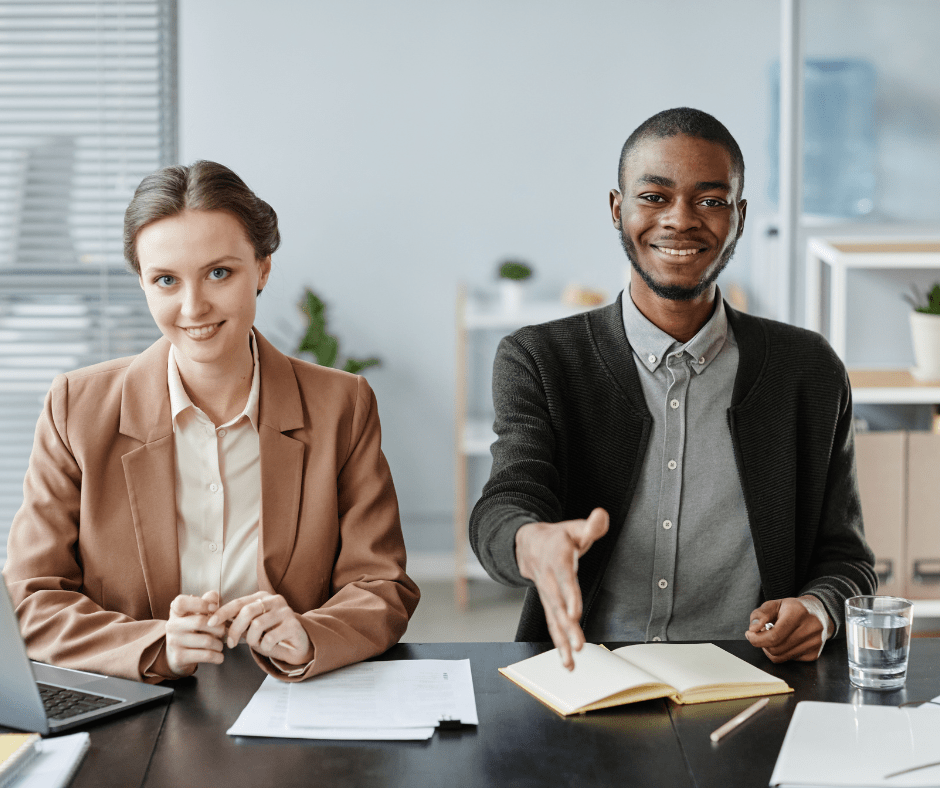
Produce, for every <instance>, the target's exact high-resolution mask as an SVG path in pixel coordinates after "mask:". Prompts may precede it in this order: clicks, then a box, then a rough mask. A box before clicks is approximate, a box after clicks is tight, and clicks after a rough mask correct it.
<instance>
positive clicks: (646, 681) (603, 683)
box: [499, 643, 793, 716]
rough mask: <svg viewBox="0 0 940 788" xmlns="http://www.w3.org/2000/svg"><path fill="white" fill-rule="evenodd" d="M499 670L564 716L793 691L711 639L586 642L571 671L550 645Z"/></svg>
mask: <svg viewBox="0 0 940 788" xmlns="http://www.w3.org/2000/svg"><path fill="white" fill-rule="evenodd" d="M499 672H500V673H502V674H503V675H504V676H505V677H506V678H508V679H509V680H510V681H514V682H515V683H516V684H518V685H519V686H520V687H522V688H523V689H524V690H525V691H526V692H529V693H531V694H532V695H534V696H535V697H536V698H538V699H539V700H540V701H542V703H544V704H545V705H547V706H549V707H550V708H551V709H553V710H554V711H557V712H558V713H559V714H561V715H564V716H567V715H569V714H577V713H581V712H585V711H592V710H593V709H604V708H607V707H609V706H620V705H622V704H625V703H636V702H637V701H641V700H650V699H653V698H669V699H670V700H672V701H675V702H676V703H704V702H706V701H712V700H730V699H732V698H749V697H753V696H755V695H779V694H782V693H785V692H793V690H792V689H791V688H790V687H788V686H787V683H786V682H785V681H783V680H782V679H778V678H776V677H775V676H771V675H770V674H769V673H765V672H764V671H763V670H761V669H760V668H755V667H754V666H753V665H751V664H749V663H747V662H745V661H744V660H742V659H738V658H737V657H736V656H734V655H733V654H729V653H728V652H727V651H725V650H723V649H721V648H719V647H718V646H716V645H714V644H712V643H691V644H686V643H640V644H638V645H635V646H624V647H622V648H618V649H616V650H615V651H608V650H607V649H606V648H604V647H603V646H598V645H595V644H593V643H586V644H585V645H584V648H583V649H581V651H579V652H576V654H575V669H574V670H573V671H570V672H569V671H567V670H565V668H564V667H563V666H562V664H561V659H560V658H559V656H558V650H557V649H552V650H551V651H546V652H545V653H544V654H539V655H537V656H535V657H530V658H529V659H524V660H523V661H522V662H517V663H515V664H514V665H510V666H509V667H506V668H500V669H499Z"/></svg>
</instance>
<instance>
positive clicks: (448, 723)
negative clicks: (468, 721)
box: [437, 714, 462, 731]
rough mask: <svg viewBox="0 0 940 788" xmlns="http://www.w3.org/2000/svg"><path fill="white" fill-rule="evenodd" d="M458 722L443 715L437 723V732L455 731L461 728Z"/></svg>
mask: <svg viewBox="0 0 940 788" xmlns="http://www.w3.org/2000/svg"><path fill="white" fill-rule="evenodd" d="M461 724H462V723H461V722H460V720H455V719H454V718H453V717H451V716H449V715H446V714H445V715H444V716H443V717H441V719H440V720H439V721H438V723H437V727H438V730H442V731H455V730H457V729H458V728H460V726H461Z"/></svg>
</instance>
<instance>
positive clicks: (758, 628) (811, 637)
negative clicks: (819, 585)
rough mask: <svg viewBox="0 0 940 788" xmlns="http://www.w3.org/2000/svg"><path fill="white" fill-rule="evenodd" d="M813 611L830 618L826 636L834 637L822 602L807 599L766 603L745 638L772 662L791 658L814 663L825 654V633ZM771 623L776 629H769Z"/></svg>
mask: <svg viewBox="0 0 940 788" xmlns="http://www.w3.org/2000/svg"><path fill="white" fill-rule="evenodd" d="M803 600H806V602H805V603H804V601H803ZM811 608H813V609H816V610H821V611H822V615H825V616H826V619H827V629H826V632H825V634H826V635H830V634H832V631H833V625H832V621H831V619H829V616H828V614H826V613H825V608H823V606H822V603H821V602H820V601H819V600H818V599H817V598H816V597H814V596H805V597H799V598H796V597H788V598H786V599H771V600H769V601H767V602H764V604H762V605H761V606H760V607H759V608H757V609H756V610H755V611H754V612H752V613H751V616H750V621H751V624H750V626H749V627H748V630H747V632H745V633H744V636H745V637H746V638H747V639H748V642H749V643H750V644H751V645H752V646H756V647H757V648H761V649H763V650H764V653H765V654H766V655H767V656H768V657H769V658H770V661H771V662H786V661H787V660H790V659H796V660H800V661H801V662H812V661H813V660H814V659H816V658H818V657H819V655H820V653H822V647H823V642H824V640H823V637H824V632H823V624H822V622H821V621H820V620H819V618H817V616H816V615H814V614H813V612H812V610H811ZM768 623H772V624H773V625H774V626H773V628H772V629H770V630H765V628H764V627H765V625H766V624H768Z"/></svg>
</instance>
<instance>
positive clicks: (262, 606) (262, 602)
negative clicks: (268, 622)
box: [258, 599, 268, 616]
mask: <svg viewBox="0 0 940 788" xmlns="http://www.w3.org/2000/svg"><path fill="white" fill-rule="evenodd" d="M258 601H259V602H260V603H261V615H262V616H263V615H265V614H266V613H267V612H268V611H267V610H265V607H264V600H263V599H259V600H258Z"/></svg>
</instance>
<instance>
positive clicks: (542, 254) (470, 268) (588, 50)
mask: <svg viewBox="0 0 940 788" xmlns="http://www.w3.org/2000/svg"><path fill="white" fill-rule="evenodd" d="M811 5H812V9H811V13H810V22H811V24H812V25H813V27H812V29H811V30H810V31H808V36H807V40H808V45H807V51H808V54H811V55H814V56H832V57H837V56H845V55H851V54H856V55H861V56H870V57H872V58H873V59H874V60H875V62H876V65H877V67H878V68H879V69H881V70H882V71H885V73H886V74H887V75H888V78H889V79H888V82H887V83H885V86H884V89H882V87H881V86H879V101H880V104H879V107H880V110H879V111H880V113H881V114H882V115H885V116H886V117H888V118H889V119H890V118H894V117H896V116H897V115H898V112H901V111H904V112H908V115H907V116H905V117H906V118H907V119H906V120H904V119H903V118H902V120H901V121H899V122H897V123H894V125H892V123H891V122H889V123H888V124H887V126H886V131H885V133H883V134H882V135H881V137H880V138H879V145H881V146H882V149H883V150H880V152H879V155H880V161H881V162H882V170H883V171H882V172H880V173H879V178H880V180H879V184H880V186H879V188H880V190H881V191H880V194H882V196H883V199H882V200H881V201H880V203H879V206H878V208H879V210H883V212H884V215H885V216H886V217H887V218H890V219H892V220H899V219H917V220H920V221H925V220H927V219H929V218H935V217H936V211H937V200H938V199H940V196H938V193H937V190H935V189H929V188H927V187H928V186H932V184H933V183H936V182H937V176H938V175H940V156H937V155H936V153H937V148H936V142H934V141H933V140H931V139H930V136H931V134H932V136H933V139H935V138H936V133H935V132H936V126H937V117H938V111H940V110H938V107H940V94H938V91H940V88H938V87H937V84H936V79H935V75H936V74H937V73H940V72H938V70H937V69H936V68H934V69H933V71H932V72H928V73H923V72H924V69H925V68H927V67H928V66H929V64H930V63H934V64H935V63H936V61H935V59H931V54H930V49H931V48H932V47H933V43H934V42H933V41H932V40H931V39H930V36H929V31H931V30H936V29H938V26H940V16H938V13H940V4H938V3H930V2H922V1H921V2H919V1H918V0H905V1H904V2H886V0H882V1H881V2H877V1H876V0H863V1H860V2H855V0H853V1H852V2H848V0H826V1H825V2H822V1H821V0H820V2H814V3H812V4H811ZM778 15H779V9H778V4H777V3H775V2H754V1H753V0H723V1H722V2H721V3H707V4H706V3H700V2H694V0H681V1H680V2H672V3H648V2H635V1H634V0H619V1H617V2H613V1H612V0H592V2H589V3H575V2H546V1H545V0H499V1H497V0H472V1H471V0H461V1H459V2H458V1H454V2H446V3H438V2H431V0H407V1H405V2H401V3H384V2H379V0H349V1H348V2H343V3H328V2H319V1H317V2H305V1H304V0H267V2H264V3H258V2H257V1H256V0H226V2H225V3H219V2H217V0H180V90H181V95H180V101H181V104H180V109H181V158H182V160H183V161H192V160H193V159H196V158H212V159H217V160H219V161H222V162H224V163H226V164H228V165H230V166H231V167H233V168H234V169H235V170H236V171H238V172H239V173H240V174H241V175H242V176H243V177H244V178H245V179H246V180H247V181H248V183H249V184H250V185H251V186H252V187H254V188H255V189H256V190H257V191H258V193H259V194H261V195H262V196H263V197H264V198H265V199H267V200H268V201H269V202H271V204H272V205H274V207H275V208H276V210H277V211H278V214H279V216H280V218H281V229H282V233H283V237H284V242H283V246H282V248H281V250H280V251H279V252H278V253H277V255H276V256H275V268H274V275H273V277H272V280H271V283H270V284H269V286H268V288H267V290H266V292H265V293H264V295H263V296H262V298H261V300H260V304H259V320H258V323H259V326H260V327H261V330H262V331H265V332H266V333H267V334H268V335H270V336H271V338H272V339H274V341H275V342H276V343H277V344H278V345H279V346H280V347H281V348H282V349H284V350H289V349H290V347H291V344H292V342H293V341H295V339H296V336H297V333H298V331H299V327H300V320H299V317H298V316H297V315H296V314H295V312H296V310H295V309H294V307H293V304H294V303H295V302H296V300H297V299H298V297H299V295H300V293H301V290H302V288H303V287H304V286H305V285H310V286H313V287H315V288H316V289H317V290H318V291H319V292H320V293H321V294H322V295H323V296H324V297H325V298H326V299H327V300H328V301H329V302H330V305H331V312H330V316H331V322H332V325H333V328H334V329H335V331H336V333H338V334H339V335H340V337H341V339H342V341H343V347H344V348H346V349H347V350H349V351H351V352H357V353H376V354H378V355H380V356H382V358H383V359H384V366H383V367H382V368H381V369H378V370H374V371H370V372H369V373H368V377H369V380H370V382H371V383H372V385H373V386H374V388H375V389H376V392H377V395H378V398H379V405H380V410H381V414H382V419H383V426H384V446H385V450H386V453H387V455H388V458H389V461H390V463H391V465H392V469H393V472H394V475H395V480H396V484H397V487H398V491H399V496H400V499H401V507H402V515H403V522H404V527H405V533H406V539H407V540H408V543H409V548H410V549H411V550H412V551H425V552H428V551H430V552H439V551H446V550H449V549H450V548H451V523H450V518H451V512H452V510H453V502H452V495H453V493H452V490H453V484H452V482H453V456H452V452H453V411H454V363H453V352H454V337H455V333H454V309H453V307H454V297H455V294H456V290H457V286H458V283H460V282H467V283H469V284H471V285H485V284H488V283H490V282H491V278H492V271H493V268H494V265H495V263H496V261H497V260H499V259H500V258H503V257H505V256H508V255H518V256H521V257H523V258H525V259H527V260H529V261H531V262H532V263H533V264H534V265H535V267H536V269H537V271H538V278H537V280H536V283H535V284H536V286H537V287H539V288H541V289H542V290H543V291H544V292H551V291H554V292H557V291H558V289H560V287H561V286H563V285H564V284H565V283H566V282H568V281H571V280H577V281H580V282H582V283H585V284H590V285H594V286H598V287H601V288H603V289H605V290H606V291H607V292H608V293H609V294H610V295H611V296H613V295H614V294H615V293H616V292H617V291H618V290H619V289H620V287H621V283H622V281H623V276H624V258H623V254H622V251H621V250H620V247H619V244H618V241H617V236H616V234H615V233H614V231H613V230H612V229H611V226H610V220H609V215H608V209H607V193H608V190H609V189H610V188H611V187H612V186H614V185H615V176H616V161H617V157H618V154H619V149H620V146H621V144H622V142H623V140H624V138H625V137H626V135H627V134H628V133H629V132H630V131H631V130H632V129H633V128H634V127H635V126H636V125H637V124H638V123H639V122H640V121H642V120H643V119H644V118H646V117H648V116H649V115H651V114H653V113H654V112H656V111H658V110H660V109H664V108H666V107H671V106H679V105H692V106H697V107H700V108H702V109H705V110H707V111H709V112H712V113H714V114H715V115H716V116H718V117H719V118H720V119H721V120H722V121H723V122H725V124H726V125H727V126H728V127H729V128H730V129H731V131H732V133H733V134H734V135H735V136H736V137H737V139H738V141H739V142H740V144H741V147H742V149H743V152H744V156H745V160H746V162H747V167H748V170H747V186H746V196H747V197H748V198H749V202H750V206H749V223H750V228H749V229H750V230H751V231H752V232H753V230H754V228H755V227H756V226H757V220H758V219H760V218H761V217H763V216H766V215H767V214H768V213H770V212H771V210H772V207H771V206H770V205H769V203H768V200H767V198H766V193H767V170H768V167H767V158H768V137H769V128H768V123H769V110H768V102H769V92H768V91H769V88H768V77H767V74H768V68H769V65H770V64H771V63H772V62H773V61H775V60H776V59H777V58H778V57H779V49H778V39H779V20H778ZM823 25H832V27H831V28H829V29H828V32H826V30H827V29H826V28H825V27H823ZM934 51H935V48H934ZM894 53H899V54H898V55H897V57H896V58H895V57H894ZM904 91H907V92H906V93H905V92H904ZM912 108H919V109H918V110H917V111H918V112H919V113H920V115H914V116H911V115H910V111H912ZM921 119H926V123H921V122H920V121H921ZM905 124H906V125H905ZM931 129H932V130H933V131H931ZM915 138H916V139H915ZM911 139H915V147H914V148H910V145H909V144H908V143H909V142H910V140H911ZM906 146H907V147H906ZM918 146H920V147H918ZM926 150H932V151H934V154H935V155H934V158H933V159H932V160H929V159H927V160H925V159H924V156H923V155H922V154H923V152H924V151H926ZM912 151H913V153H912ZM886 155H888V156H889V157H891V158H885V156H886ZM897 156H900V157H901V158H902V161H901V162H900V164H898V163H897V162H896V161H895V159H894V157H897ZM905 156H906V157H907V158H904V157H905ZM912 156H913V157H914V158H915V159H917V161H916V162H914V163H912V162H911V161H910V159H911V157H912ZM897 172H901V174H900V175H897V174H896V173H897ZM905 173H906V174H905ZM912 186H913V187H916V188H917V189H918V190H919V191H918V192H917V196H916V198H915V199H914V200H912V198H911V197H910V196H908V197H907V203H906V205H904V206H903V207H900V205H899V201H900V200H903V199H904V195H905V194H908V195H910V194H911V192H910V188H911V187H912ZM927 194H929V195H930V196H929V197H926V196H924V195H927ZM915 203H916V204H915ZM746 232H747V231H746ZM754 253H755V249H754V248H753V247H752V245H751V244H750V243H749V242H748V239H747V238H746V239H745V242H742V243H741V244H739V250H738V253H737V256H736V258H735V260H734V261H733V262H732V265H731V267H730V269H729V271H728V273H727V274H726V275H725V280H726V281H727V280H729V279H733V280H736V281H738V282H740V283H741V284H742V285H744V286H745V287H746V288H749V287H750V286H751V284H752V281H751V280H752V276H751V272H752V270H753V268H754V266H753V265H752V263H755V261H753V260H751V259H749V258H750V257H751V256H752V255H753V254H754ZM764 264H766V263H764ZM766 280H767V278H766V277H763V278H761V279H759V280H757V284H758V285H761V283H763V282H766ZM752 296H756V298H755V299H754V300H755V301H757V302H759V301H760V300H761V298H760V297H761V293H753V292H752ZM865 318H866V316H865V315H864V314H861V315H859V316H858V318H857V320H858V328H859V330H862V329H864V326H865V323H866V320H865ZM868 323H871V321H868ZM873 341H875V340H873ZM893 341H894V342H895V343H896V342H898V341H900V342H902V343H903V341H904V340H903V339H900V340H898V339H895V340H893Z"/></svg>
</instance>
